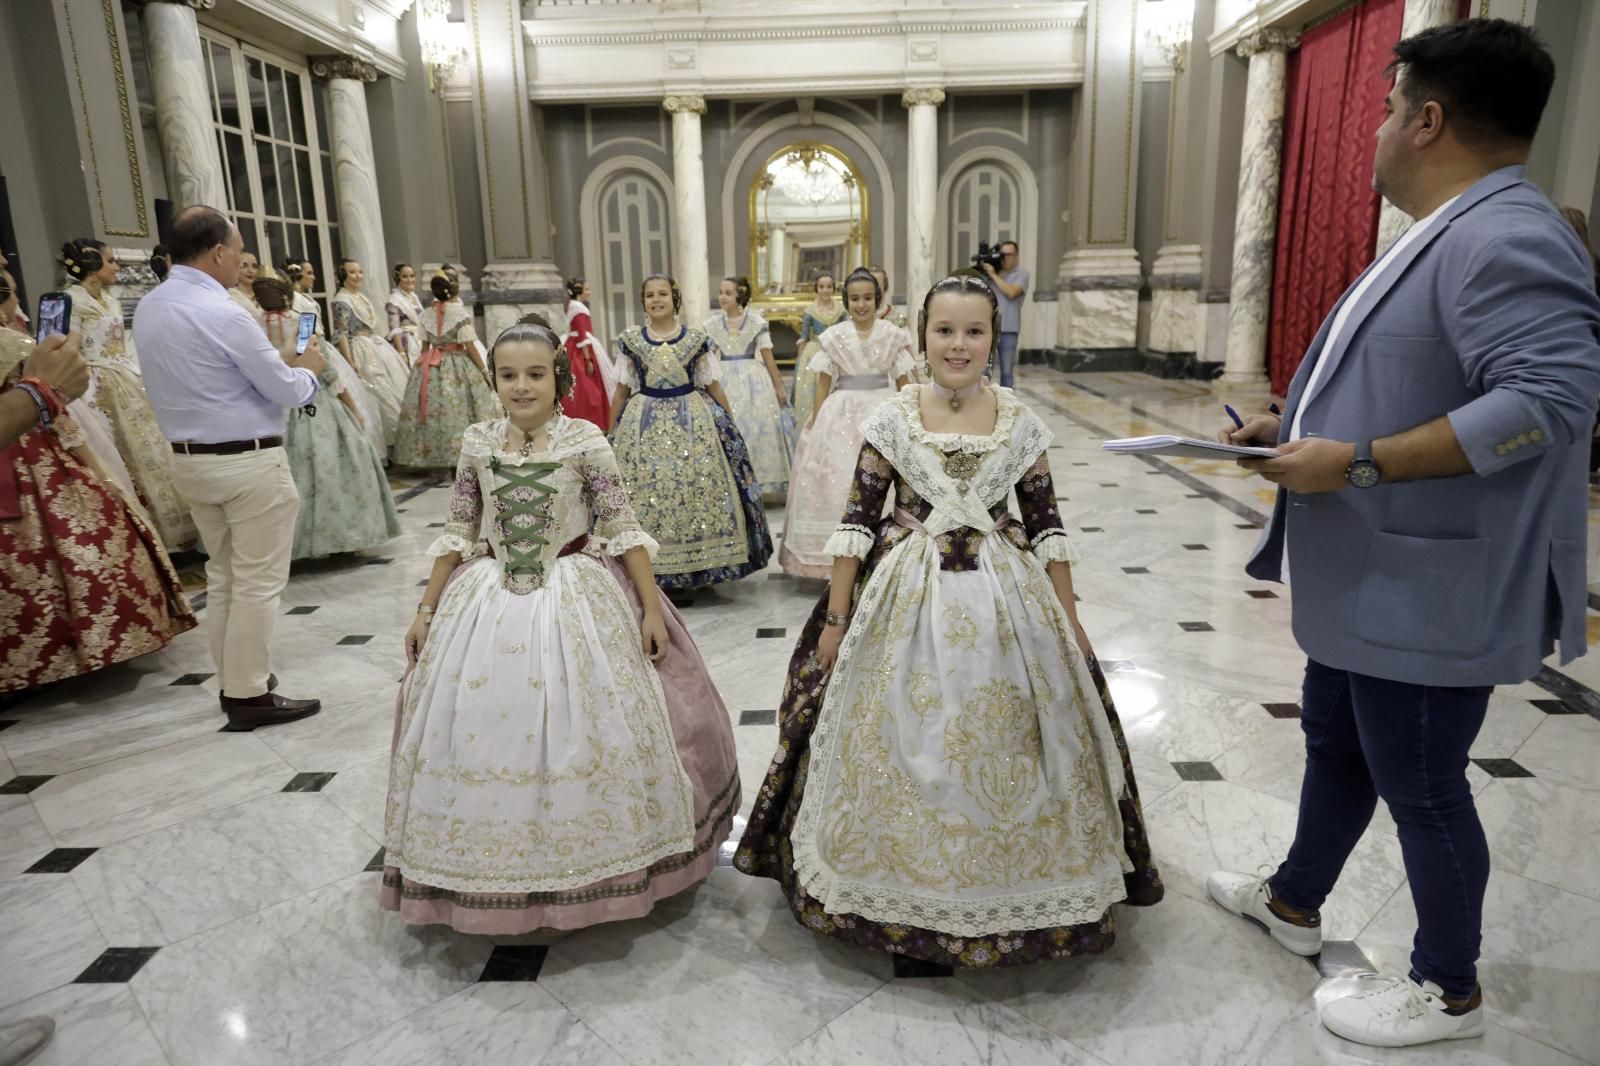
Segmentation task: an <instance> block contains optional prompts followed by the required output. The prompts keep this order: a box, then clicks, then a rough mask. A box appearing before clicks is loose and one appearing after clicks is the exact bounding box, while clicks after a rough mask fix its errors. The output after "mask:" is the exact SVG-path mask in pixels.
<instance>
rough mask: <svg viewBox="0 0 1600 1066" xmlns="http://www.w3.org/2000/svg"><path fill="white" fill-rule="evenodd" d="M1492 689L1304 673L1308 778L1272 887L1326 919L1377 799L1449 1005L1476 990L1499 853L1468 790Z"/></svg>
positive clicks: (1418, 965)
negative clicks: (1393, 834)
mask: <svg viewBox="0 0 1600 1066" xmlns="http://www.w3.org/2000/svg"><path fill="white" fill-rule="evenodd" d="M1492 691H1493V689H1492V688H1437V687H1430V686H1427V685H1412V684H1407V683H1405V682H1401V681H1385V680H1382V679H1380V678H1376V677H1367V676H1366V675H1364V674H1356V673H1351V672H1349V671H1346V670H1334V669H1331V668H1329V667H1326V666H1323V665H1321V664H1320V663H1316V662H1308V663H1306V678H1305V688H1304V694H1303V698H1302V701H1301V711H1300V726H1301V728H1302V729H1303V730H1304V731H1305V735H1306V775H1305V780H1304V781H1303V782H1302V784H1301V786H1300V821H1299V824H1298V825H1297V826H1296V828H1295V835H1294V844H1293V846H1292V847H1290V849H1289V857H1288V858H1287V859H1285V860H1284V862H1283V865H1282V866H1279V867H1278V872H1277V873H1276V874H1274V875H1273V877H1272V891H1273V894H1274V895H1275V896H1277V897H1278V898H1279V899H1281V900H1283V901H1284V902H1285V903H1288V904H1290V905H1291V906H1294V907H1300V908H1304V909H1311V910H1314V909H1317V908H1319V907H1321V906H1322V903H1323V901H1324V900H1325V899H1327V897H1328V893H1329V892H1331V891H1332V890H1333V885H1334V882H1336V881H1337V880H1338V879H1339V872H1340V871H1341V870H1342V869H1344V863H1345V860H1346V859H1347V858H1349V857H1350V852H1351V851H1352V850H1354V848H1355V846H1356V842H1357V841H1359V840H1360V839H1361V834H1362V833H1363V832H1365V831H1366V828H1367V823H1368V822H1369V821H1370V820H1371V818H1372V811H1373V808H1374V807H1375V806H1376V805H1377V800H1378V797H1379V796H1382V797H1383V800H1384V802H1385V803H1387V804H1388V805H1389V813H1390V814H1391V815H1393V816H1394V821H1395V826H1396V827H1397V828H1398V829H1399V832H1400V852H1401V855H1402V856H1403V857H1404V859H1405V866H1406V877H1407V878H1408V879H1409V881H1410V885H1411V898H1412V902H1413V903H1415V904H1416V909H1417V935H1416V939H1415V941H1414V942H1413V944H1412V952H1411V972H1412V976H1413V977H1415V978H1419V979H1423V980H1429V981H1433V982H1435V983H1436V984H1438V986H1439V987H1440V988H1442V989H1443V990H1444V994H1445V995H1446V996H1449V997H1451V998H1457V997H1465V996H1470V995H1472V994H1473V992H1474V991H1475V990H1476V989H1477V987H1478V977H1477V961H1478V946H1479V943H1480V941H1481V939H1482V929H1483V893H1484V889H1485V887H1486V886H1487V885H1488V883H1489V845H1488V842H1487V841H1486V840H1485V839H1484V835H1483V824H1482V823H1481V822H1479V821H1478V811H1477V808H1476V807H1475V806H1474V805H1473V802H1472V790H1471V789H1470V788H1469V787H1468V785H1467V751H1468V749H1469V748H1471V747H1472V742H1473V740H1474V739H1475V738H1476V737H1477V735H1478V730H1479V728H1480V727H1482V725H1483V719H1484V714H1485V713H1486V712H1487V711H1488V709H1489V694H1490V693H1491V692H1492Z"/></svg>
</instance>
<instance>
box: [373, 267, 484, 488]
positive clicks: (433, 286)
mask: <svg viewBox="0 0 1600 1066" xmlns="http://www.w3.org/2000/svg"><path fill="white" fill-rule="evenodd" d="M428 289H429V291H430V292H432V294H433V305H432V306H430V307H429V308H428V309H427V310H425V311H423V313H422V336H421V339H422V346H423V347H422V357H421V358H420V359H418V360H417V365H416V366H414V367H412V368H411V378H410V380H409V381H407V382H406V392H405V401H404V403H403V404H402V405H401V408H400V430H399V432H398V433H397V434H396V435H395V446H394V461H395V462H397V463H399V464H400V465H401V466H414V467H422V468H428V469H432V468H437V467H446V468H448V467H452V466H454V465H455V464H456V456H457V454H458V453H459V452H460V451H461V438H462V434H464V433H466V431H467V427H468V426H471V425H474V424H476V423H478V422H483V421H485V420H487V419H490V418H493V417H494V414H495V412H496V411H498V410H499V409H500V407H499V404H498V403H497V402H496V400H495V397H494V390H493V388H492V387H491V386H490V384H489V371H488V368H487V367H485V366H484V363H483V356H482V355H480V354H479V353H480V352H481V351H482V350H483V345H482V344H480V343H479V342H478V331H477V327H476V326H475V325H474V324H473V321H472V310H471V309H470V308H469V307H467V305H466V304H465V303H463V302H462V300H461V276H460V274H458V273H457V272H456V268H455V267H453V266H451V265H450V264H449V263H446V264H445V265H444V266H442V267H440V268H439V269H438V270H437V271H436V272H435V273H434V275H433V277H432V278H430V279H429V281H428Z"/></svg>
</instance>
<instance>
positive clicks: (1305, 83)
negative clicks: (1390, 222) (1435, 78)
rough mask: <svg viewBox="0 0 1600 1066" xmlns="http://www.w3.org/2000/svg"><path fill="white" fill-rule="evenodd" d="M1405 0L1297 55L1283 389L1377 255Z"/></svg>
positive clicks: (1342, 24) (1282, 291)
mask: <svg viewBox="0 0 1600 1066" xmlns="http://www.w3.org/2000/svg"><path fill="white" fill-rule="evenodd" d="M1404 14H1405V2H1404V0H1366V2H1365V3H1359V4H1356V5H1355V6H1354V7H1352V8H1350V9H1349V10H1347V11H1344V12H1342V13H1341V14H1339V15H1337V16H1335V17H1334V18H1331V19H1329V20H1328V21H1327V22H1324V23H1323V24H1322V25H1320V26H1318V27H1316V28H1315V29H1313V30H1310V31H1308V32H1307V33H1305V34H1303V35H1302V36H1301V38H1300V48H1299V50H1298V51H1296V52H1292V53H1290V55H1289V72H1288V73H1289V78H1288V90H1287V99H1286V108H1285V112H1284V124H1283V179H1282V186H1281V194H1280V198H1279V201H1278V236H1277V249H1276V252H1275V255H1274V259H1273V267H1272V317H1271V320H1270V322H1269V324H1268V327H1267V328H1268V333H1267V362H1268V367H1269V368H1270V370H1271V373H1272V390H1273V391H1274V392H1276V393H1277V394H1279V395H1280V396H1281V395H1283V394H1284V393H1285V392H1287V391H1288V388H1289V381H1290V379H1292V378H1293V377H1294V372H1295V370H1296V369H1298V368H1299V366H1300V361H1301V359H1303V358H1304V357H1305V354H1306V346H1307V345H1309V344H1310V343H1311V340H1312V338H1313V337H1315V336H1316V333H1317V328H1318V327H1319V326H1320V325H1321V324H1322V319H1323V317H1324V316H1325V315H1326V314H1327V313H1328V310H1329V309H1330V308H1331V307H1332V306H1333V305H1334V303H1335V302H1337V301H1338V299H1339V295H1340V294H1341V293H1343V292H1344V290H1345V288H1346V287H1347V286H1348V285H1349V284H1350V282H1352V281H1354V280H1355V278H1356V277H1357V276H1358V275H1359V274H1360V273H1361V272H1362V271H1363V270H1365V269H1366V267H1367V264H1368V263H1370V262H1372V252H1373V249H1372V244H1373V242H1374V241H1375V240H1377V237H1378V194H1377V193H1375V192H1373V190H1372V152H1373V144H1374V141H1373V135H1374V134H1375V133H1376V132H1377V129H1378V126H1379V124H1381V123H1382V122H1383V98H1384V96H1385V95H1386V94H1387V93H1388V91H1389V85H1390V82H1389V80H1388V79H1386V78H1384V77H1383V68H1384V67H1386V66H1388V64H1389V61H1390V59H1392V58H1393V56H1392V54H1391V51H1390V50H1391V49H1392V48H1393V47H1394V45H1395V42H1396V41H1398V40H1399V39H1400V23H1401V18H1402V16H1403V15H1404Z"/></svg>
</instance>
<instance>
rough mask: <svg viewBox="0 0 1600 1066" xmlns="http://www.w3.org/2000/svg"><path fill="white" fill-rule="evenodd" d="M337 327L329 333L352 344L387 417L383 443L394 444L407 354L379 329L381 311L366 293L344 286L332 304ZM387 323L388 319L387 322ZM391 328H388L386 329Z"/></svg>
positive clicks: (355, 357)
mask: <svg viewBox="0 0 1600 1066" xmlns="http://www.w3.org/2000/svg"><path fill="white" fill-rule="evenodd" d="M329 314H331V315H332V316H333V329H332V330H331V331H330V333H329V336H330V337H331V338H332V339H333V341H334V343H335V344H337V343H338V342H339V341H341V340H346V341H348V342H349V344H350V362H351V363H352V364H354V366H355V369H356V373H358V374H360V375H361V380H363V381H365V382H366V384H367V389H368V391H369V392H371V394H372V399H373V400H374V402H376V403H377V405H378V414H379V416H380V417H381V418H382V420H383V446H384V447H388V446H390V445H392V444H394V441H395V430H396V427H397V426H398V425H399V423H400V405H401V401H402V400H403V399H404V397H405V391H406V376H407V375H408V374H409V373H410V367H408V366H407V365H406V360H405V356H403V355H401V354H400V353H399V352H397V351H395V350H394V348H393V347H392V346H391V345H389V344H388V343H387V342H386V341H384V339H383V336H382V334H380V333H379V328H380V323H379V321H378V313H377V312H376V311H374V310H373V309H372V301H371V300H369V299H367V297H366V294H365V293H359V292H357V293H352V292H351V291H350V290H348V289H340V290H339V291H338V292H337V293H334V296H333V300H332V301H331V302H330V304H329ZM385 324H386V323H385ZM384 332H387V331H384Z"/></svg>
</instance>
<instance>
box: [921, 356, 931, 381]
mask: <svg viewBox="0 0 1600 1066" xmlns="http://www.w3.org/2000/svg"><path fill="white" fill-rule="evenodd" d="M922 376H923V377H925V378H927V379H928V380H929V381H932V380H933V364H932V363H930V362H928V357H927V356H923V357H922Z"/></svg>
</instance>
